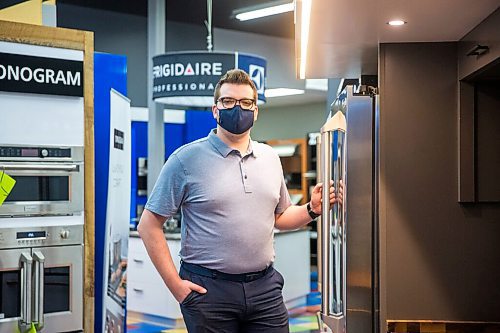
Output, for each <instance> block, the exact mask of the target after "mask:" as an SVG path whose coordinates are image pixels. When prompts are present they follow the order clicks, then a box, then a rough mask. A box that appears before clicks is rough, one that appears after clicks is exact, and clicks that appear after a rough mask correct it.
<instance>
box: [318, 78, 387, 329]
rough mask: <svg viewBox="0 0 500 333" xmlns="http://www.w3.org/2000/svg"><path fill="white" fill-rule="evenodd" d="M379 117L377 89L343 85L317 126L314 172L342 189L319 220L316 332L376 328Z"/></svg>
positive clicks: (377, 300) (377, 295) (378, 308)
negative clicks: (338, 201) (340, 201)
mask: <svg viewBox="0 0 500 333" xmlns="http://www.w3.org/2000/svg"><path fill="white" fill-rule="evenodd" d="M378 119H379V117H378V103H377V95H376V89H375V88H372V87H367V86H360V88H358V87H355V86H349V85H348V86H346V87H345V88H344V90H342V92H341V93H340V94H339V95H338V97H337V99H336V100H335V101H334V102H333V104H332V106H331V111H330V115H329V117H328V120H327V121H326V123H325V124H324V126H323V127H322V128H321V136H320V140H319V147H318V151H319V154H318V157H319V163H318V176H319V177H320V179H321V181H322V182H323V183H328V182H329V180H330V179H331V180H333V181H334V187H335V189H336V191H337V192H338V191H339V190H340V188H341V187H342V186H343V191H344V201H343V204H335V205H334V206H333V207H330V205H329V203H328V202H327V201H325V204H324V205H323V211H322V215H321V218H320V220H319V221H318V255H319V258H318V259H319V260H318V263H319V265H318V266H319V275H320V291H321V294H322V304H321V311H320V313H318V321H319V323H320V331H321V332H335V333H341V332H347V333H369V332H373V333H378V332H380V325H379V312H380V311H379V310H380V302H379V268H378V266H379V264H378V257H379V256H378V253H379V250H378V249H379V246H378V220H377V216H378V212H377V211H376V209H377V207H378V203H377V200H378V197H377V193H378V183H377V182H378V177H377V175H378ZM328 191H329V188H328V186H324V187H323V197H328V195H329V193H328ZM330 208H331V209H330Z"/></svg>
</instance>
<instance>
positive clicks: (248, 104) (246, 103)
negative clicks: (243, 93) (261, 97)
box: [240, 98, 254, 110]
mask: <svg viewBox="0 0 500 333" xmlns="http://www.w3.org/2000/svg"><path fill="white" fill-rule="evenodd" d="M240 105H241V108H242V109H245V110H249V109H251V108H253V105H254V101H253V99H247V98H244V99H242V100H240Z"/></svg>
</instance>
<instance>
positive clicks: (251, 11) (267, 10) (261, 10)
mask: <svg viewBox="0 0 500 333" xmlns="http://www.w3.org/2000/svg"><path fill="white" fill-rule="evenodd" d="M294 9H295V3H294V2H293V1H291V2H290V1H289V0H286V1H274V2H271V3H268V4H264V5H262V6H254V7H250V8H247V9H240V10H236V11H233V15H234V16H235V17H236V18H237V19H238V20H240V21H247V20H253V19H256V18H260V17H265V16H271V15H276V14H281V13H286V12H292V11H293V10H294Z"/></svg>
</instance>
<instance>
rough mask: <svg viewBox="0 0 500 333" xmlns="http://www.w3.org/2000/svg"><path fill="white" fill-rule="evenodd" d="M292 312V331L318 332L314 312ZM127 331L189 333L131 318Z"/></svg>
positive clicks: (132, 332) (184, 330)
mask: <svg viewBox="0 0 500 333" xmlns="http://www.w3.org/2000/svg"><path fill="white" fill-rule="evenodd" d="M304 311H305V310H304ZM293 312H294V313H300V314H299V315H297V314H294V313H291V314H290V332H294V333H317V332H319V331H318V323H317V321H316V315H315V314H314V313H309V312H303V311H300V312H299V311H297V309H294V311H293ZM127 331H128V332H130V333H139V332H140V333H187V331H186V329H185V328H175V327H174V326H170V327H169V326H164V325H162V326H159V325H154V324H150V323H146V322H140V321H135V320H129V321H128V325H127Z"/></svg>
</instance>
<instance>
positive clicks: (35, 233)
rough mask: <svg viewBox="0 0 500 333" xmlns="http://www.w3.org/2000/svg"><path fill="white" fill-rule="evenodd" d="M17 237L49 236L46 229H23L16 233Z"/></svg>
mask: <svg viewBox="0 0 500 333" xmlns="http://www.w3.org/2000/svg"><path fill="white" fill-rule="evenodd" d="M16 238H17V239H24V238H26V239H32V238H47V232H46V231H23V232H18V233H17V235H16Z"/></svg>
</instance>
